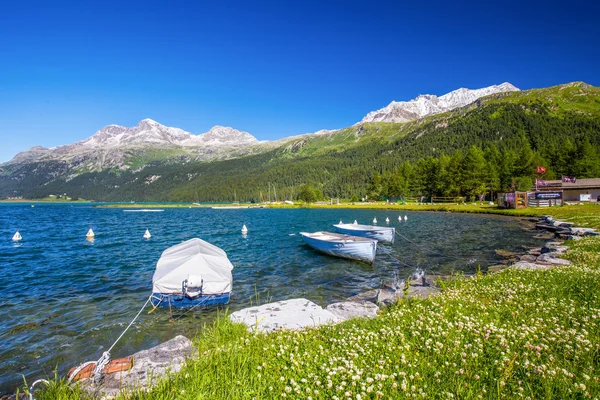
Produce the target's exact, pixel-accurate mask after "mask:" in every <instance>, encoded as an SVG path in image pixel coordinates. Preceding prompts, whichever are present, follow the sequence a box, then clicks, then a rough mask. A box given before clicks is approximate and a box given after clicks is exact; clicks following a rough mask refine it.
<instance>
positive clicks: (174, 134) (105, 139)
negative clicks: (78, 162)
mask: <svg viewBox="0 0 600 400" xmlns="http://www.w3.org/2000/svg"><path fill="white" fill-rule="evenodd" d="M194 138H195V136H194V135H192V134H191V133H189V132H186V131H184V130H183V129H179V128H172V127H169V126H164V125H161V124H159V123H158V122H156V121H153V120H151V119H149V118H146V119H143V120H141V121H140V122H139V123H138V124H137V125H136V126H133V127H131V128H127V127H125V126H120V125H108V126H106V127H104V128H102V129H100V130H99V131H98V132H96V133H94V134H93V135H92V136H90V137H89V138H87V139H85V140H82V141H81V142H77V143H75V144H76V145H77V144H78V145H81V146H88V147H116V146H131V145H138V146H153V145H162V146H164V145H179V144H180V143H182V142H184V141H187V140H192V139H194Z"/></svg>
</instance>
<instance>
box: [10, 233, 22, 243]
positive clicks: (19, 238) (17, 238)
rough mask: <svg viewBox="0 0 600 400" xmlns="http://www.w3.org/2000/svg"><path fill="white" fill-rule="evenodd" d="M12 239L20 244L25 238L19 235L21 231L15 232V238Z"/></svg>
mask: <svg viewBox="0 0 600 400" xmlns="http://www.w3.org/2000/svg"><path fill="white" fill-rule="evenodd" d="M12 239H13V240H14V241H15V242H18V241H19V240H21V239H23V238H22V237H21V234H20V233H19V231H16V232H15V235H14V236H13V238H12Z"/></svg>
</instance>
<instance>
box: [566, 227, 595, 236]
mask: <svg viewBox="0 0 600 400" xmlns="http://www.w3.org/2000/svg"><path fill="white" fill-rule="evenodd" d="M595 231H596V230H595V229H593V228H571V233H572V234H573V235H577V236H584V235H586V234H588V235H589V234H590V233H591V232H595Z"/></svg>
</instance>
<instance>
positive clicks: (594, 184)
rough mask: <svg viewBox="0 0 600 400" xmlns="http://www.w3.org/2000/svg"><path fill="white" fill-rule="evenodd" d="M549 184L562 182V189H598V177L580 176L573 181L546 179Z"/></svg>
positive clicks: (599, 186) (599, 180)
mask: <svg viewBox="0 0 600 400" xmlns="http://www.w3.org/2000/svg"><path fill="white" fill-rule="evenodd" d="M546 182H548V184H549V185H550V186H554V187H556V186H555V185H558V184H560V183H562V189H563V190H565V189H600V178H582V179H577V180H576V181H575V183H571V182H563V181H561V180H559V179H557V180H551V181H546Z"/></svg>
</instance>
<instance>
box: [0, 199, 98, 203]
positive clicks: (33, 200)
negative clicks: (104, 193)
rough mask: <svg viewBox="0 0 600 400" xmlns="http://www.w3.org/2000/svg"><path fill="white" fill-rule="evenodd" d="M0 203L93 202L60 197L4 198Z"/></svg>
mask: <svg viewBox="0 0 600 400" xmlns="http://www.w3.org/2000/svg"><path fill="white" fill-rule="evenodd" d="M0 203H61V204H62V203H93V201H92V200H61V199H5V200H0Z"/></svg>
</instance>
